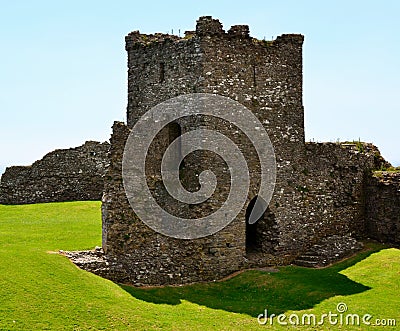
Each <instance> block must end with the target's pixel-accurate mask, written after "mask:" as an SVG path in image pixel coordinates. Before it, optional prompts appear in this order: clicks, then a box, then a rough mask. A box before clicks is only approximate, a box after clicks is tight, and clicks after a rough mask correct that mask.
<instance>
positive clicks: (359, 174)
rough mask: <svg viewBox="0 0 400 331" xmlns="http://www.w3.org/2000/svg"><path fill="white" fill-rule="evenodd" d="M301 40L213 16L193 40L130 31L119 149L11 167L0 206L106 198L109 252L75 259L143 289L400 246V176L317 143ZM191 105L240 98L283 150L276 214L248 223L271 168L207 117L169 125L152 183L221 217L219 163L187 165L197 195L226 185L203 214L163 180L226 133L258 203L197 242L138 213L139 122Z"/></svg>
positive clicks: (365, 156)
mask: <svg viewBox="0 0 400 331" xmlns="http://www.w3.org/2000/svg"><path fill="white" fill-rule="evenodd" d="M303 40H304V38H303V36H302V35H299V34H285V35H282V36H279V37H277V38H276V39H275V40H272V41H265V40H258V39H256V38H253V37H251V36H250V34H249V28H248V26H247V25H235V26H232V27H231V28H230V29H229V30H228V31H224V30H223V27H222V25H221V23H220V22H219V21H218V20H216V19H213V18H212V17H209V16H204V17H200V18H199V20H198V21H197V25H196V30H195V31H187V32H186V33H185V36H184V37H182V38H181V37H178V36H174V35H169V34H161V33H160V34H153V35H146V34H141V33H139V32H138V31H134V32H131V33H130V34H128V36H126V51H127V53H128V106H127V124H125V123H122V122H115V123H114V125H113V133H112V136H111V140H110V145H108V144H99V145H96V144H95V145H93V144H94V143H87V144H85V145H84V146H82V147H80V148H77V149H73V150H69V151H68V150H67V151H55V152H52V153H50V154H48V155H47V156H46V157H45V158H44V159H43V160H41V161H38V162H36V163H34V164H33V165H32V167H12V168H9V169H7V171H6V173H5V174H4V175H3V177H2V181H1V185H0V200H1V201H0V203H33V202H48V201H67V200H86V199H98V198H100V195H101V192H103V195H102V218H103V219H102V231H103V242H102V250H100V249H97V250H95V251H90V252H75V253H73V252H70V253H68V256H69V257H71V259H72V260H73V261H74V262H75V263H76V264H77V265H79V266H81V267H82V268H84V269H86V270H89V271H92V272H94V273H96V274H98V275H101V276H103V277H105V278H108V279H111V280H113V281H116V282H120V283H130V284H135V285H164V284H185V283H191V282H198V281H210V280H216V279H221V278H223V277H225V276H227V275H229V274H231V273H233V272H235V271H238V270H241V269H245V268H249V267H265V266H269V265H284V264H290V263H296V264H299V265H304V266H323V265H327V264H329V263H331V262H333V261H335V260H337V259H339V258H342V257H345V256H346V255H348V254H350V253H352V252H354V251H356V250H358V249H360V247H361V244H360V243H359V242H358V240H363V239H366V238H372V239H376V240H379V241H382V242H386V243H391V244H394V245H399V243H400V209H399V208H400V207H399V206H400V176H399V173H398V172H397V173H396V172H387V171H376V170H381V169H385V168H387V167H389V166H390V164H388V162H386V161H385V160H384V159H383V158H382V157H381V155H380V153H379V150H378V149H377V148H376V147H375V146H373V145H372V144H367V143H361V142H348V143H306V142H305V135H304V109H303V100H302V46H303ZM191 93H208V94H213V95H220V96H223V97H228V98H230V99H232V100H235V101H237V102H239V103H240V104H241V105H243V106H245V107H246V108H247V109H249V110H250V111H251V112H252V113H253V114H254V115H255V116H256V117H257V119H258V121H259V122H261V123H262V126H263V128H264V129H265V130H266V132H267V133H268V136H269V139H270V140H271V143H272V146H273V149H274V152H275V158H276V183H275V189H274V193H273V196H272V199H271V201H270V203H269V205H268V208H267V209H266V211H265V213H264V214H263V215H262V217H260V218H259V219H258V221H257V222H256V223H254V224H250V222H249V215H250V214H251V211H252V210H253V208H254V204H255V201H256V199H257V194H258V192H259V189H260V167H261V165H260V160H259V158H258V157H257V153H255V150H254V146H252V144H251V142H250V141H249V139H248V138H247V137H246V135H245V133H243V132H241V131H240V130H238V128H237V127H235V126H234V125H232V123H228V122H227V121H225V120H222V119H221V118H215V117H211V116H203V115H202V116H187V117H182V118H179V119H178V120H176V121H174V122H172V123H170V124H168V125H167V126H166V127H164V128H163V129H162V130H161V131H160V132H159V134H158V135H157V136H156V138H155V139H154V141H153V142H152V144H151V146H150V149H149V153H148V155H147V159H146V180H147V184H148V187H149V189H150V191H151V193H152V195H153V197H154V198H155V199H156V201H157V202H158V204H159V205H160V206H161V207H162V208H164V209H165V210H166V211H168V212H169V213H171V214H173V215H176V216H179V217H183V218H199V217H202V216H205V215H209V214H210V213H213V212H214V211H216V210H218V208H220V207H221V205H222V204H223V202H224V201H225V200H226V199H227V196H228V194H229V189H230V186H229V183H230V177H229V169H228V168H227V165H226V163H225V162H224V160H223V159H221V157H219V156H218V155H216V154H215V153H212V152H210V151H195V152H193V153H191V154H190V155H188V156H187V157H185V158H184V161H183V162H182V163H181V167H180V170H179V175H180V178H181V181H182V185H183V186H184V187H185V188H186V189H187V190H188V191H190V192H195V191H197V190H199V186H200V183H199V177H198V176H199V174H200V173H201V172H202V171H204V170H208V169H209V170H212V171H213V172H214V174H215V175H216V177H217V178H218V185H217V187H216V190H215V192H214V194H213V195H212V197H211V198H210V199H208V200H207V201H205V202H204V203H201V204H183V203H180V202H179V201H175V200H174V199H172V197H171V196H170V195H169V194H168V192H167V190H166V189H165V187H164V185H163V182H162V176H161V173H160V172H161V160H162V157H163V155H164V153H165V151H166V149H167V147H168V146H169V145H170V144H171V143H172V142H173V141H174V140H175V139H176V138H177V137H180V136H181V135H183V134H185V133H187V132H190V131H191V130H194V129H197V128H204V129H209V130H212V131H218V132H220V133H222V134H223V135H225V136H226V137H228V138H229V139H230V140H232V141H233V142H234V143H235V144H236V145H237V146H238V147H239V149H240V150H241V152H242V153H243V155H244V156H245V159H246V162H247V165H248V168H249V174H250V186H249V193H248V197H247V199H246V203H245V205H244V206H243V208H242V209H241V211H240V212H239V214H238V215H237V216H236V217H235V219H234V220H233V221H232V222H231V223H229V225H228V226H226V227H225V228H223V229H222V230H220V231H218V232H216V233H214V234H212V235H209V236H205V237H201V238H197V239H190V240H189V239H177V238H172V237H169V236H165V235H163V234H161V233H158V232H156V231H154V230H153V229H151V228H150V227H148V226H147V225H146V224H145V223H144V222H143V221H142V220H141V219H140V218H139V217H138V216H137V215H136V213H135V212H134V211H133V209H132V208H131V206H130V205H129V201H128V198H127V195H126V191H125V189H124V182H123V176H122V162H123V154H124V148H125V144H126V141H127V139H128V136H129V134H130V132H131V130H132V128H133V127H134V126H135V124H136V123H137V122H138V121H139V119H140V118H141V117H142V116H143V115H144V114H145V113H146V112H148V111H149V110H150V109H152V108H153V107H154V106H156V105H158V104H160V103H162V102H164V101H166V100H169V99H171V98H174V97H177V96H181V95H188V94H191ZM93 148H95V149H96V152H94V153H95V154H93V151H92V149H93ZM106 149H107V150H108V155H107V156H106ZM97 151H98V153H97ZM96 153H97V154H96ZM177 153H179V150H177ZM76 156H79V157H76ZM78 161H79V162H78ZM106 164H107V168H106V170H105V174H104V168H105V166H106ZM92 175H93V176H92ZM103 175H104V176H103ZM103 182H104V188H103ZM42 191H43V192H42ZM143 203H145V202H143Z"/></svg>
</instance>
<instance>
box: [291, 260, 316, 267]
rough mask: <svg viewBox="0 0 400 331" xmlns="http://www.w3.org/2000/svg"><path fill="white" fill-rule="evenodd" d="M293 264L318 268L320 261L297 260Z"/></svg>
mask: <svg viewBox="0 0 400 331" xmlns="http://www.w3.org/2000/svg"><path fill="white" fill-rule="evenodd" d="M293 264H295V265H297V266H299V267H306V268H316V267H318V266H319V265H318V262H317V261H306V260H300V259H299V260H295V261H294V262H293Z"/></svg>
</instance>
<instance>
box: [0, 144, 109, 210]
mask: <svg viewBox="0 0 400 331" xmlns="http://www.w3.org/2000/svg"><path fill="white" fill-rule="evenodd" d="M108 149H109V144H108V143H107V142H105V143H98V142H94V141H88V142H86V143H85V144H84V145H82V146H79V147H76V148H70V149H58V150H55V151H53V152H51V153H48V154H46V155H45V156H44V157H43V158H42V159H41V160H39V161H36V162H35V163H33V164H32V165H31V166H15V167H9V168H7V169H6V171H5V172H4V174H3V175H2V177H1V182H0V203H1V204H26V203H40V202H56V201H74V200H100V199H101V196H102V193H103V181H104V179H103V176H104V170H105V167H106V165H107V163H108V159H107V152H108Z"/></svg>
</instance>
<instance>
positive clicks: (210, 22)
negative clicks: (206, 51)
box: [125, 16, 304, 50]
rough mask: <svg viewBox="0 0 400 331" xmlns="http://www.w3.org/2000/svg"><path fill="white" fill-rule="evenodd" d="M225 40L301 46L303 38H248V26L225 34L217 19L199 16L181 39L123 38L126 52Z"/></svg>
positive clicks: (132, 34)
mask: <svg viewBox="0 0 400 331" xmlns="http://www.w3.org/2000/svg"><path fill="white" fill-rule="evenodd" d="M193 37H195V38H200V39H201V38H209V37H217V38H227V39H232V38H235V39H248V40H251V41H252V42H254V43H255V44H259V43H260V42H264V45H266V46H273V45H275V46H276V45H280V44H283V43H286V44H300V45H301V44H302V43H303V41H304V36H303V35H301V34H283V35H281V36H278V37H277V38H276V39H275V40H268V41H266V40H259V39H257V38H254V37H251V36H250V29H249V26H248V25H232V26H231V27H230V29H229V30H228V31H227V32H226V31H225V30H224V29H223V26H222V23H221V22H220V21H219V20H218V19H214V18H212V17H211V16H201V17H200V18H199V19H198V20H197V23H196V30H194V31H185V35H184V36H183V37H180V36H177V35H173V34H168V33H155V34H142V33H140V32H139V31H138V30H136V31H132V32H130V33H129V34H128V35H127V36H126V37H125V42H126V47H125V48H126V50H129V49H131V48H132V47H133V48H135V47H138V46H148V45H151V44H152V43H164V42H168V41H170V42H171V41H172V42H184V41H187V40H189V39H191V38H193Z"/></svg>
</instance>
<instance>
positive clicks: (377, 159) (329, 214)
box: [297, 142, 388, 243]
mask: <svg viewBox="0 0 400 331" xmlns="http://www.w3.org/2000/svg"><path fill="white" fill-rule="evenodd" d="M306 150H307V162H306V163H305V164H304V165H302V168H299V169H297V170H298V172H299V173H301V174H302V177H303V180H304V182H303V184H302V185H301V186H299V187H298V188H297V189H298V190H299V191H301V192H302V195H303V203H302V204H301V205H299V207H300V208H301V209H302V213H304V214H306V215H307V223H306V224H303V226H304V228H305V229H306V228H307V231H305V232H304V235H305V236H306V237H307V236H308V240H309V242H314V243H315V242H317V241H318V240H319V239H321V238H324V237H327V236H332V235H352V236H354V237H356V238H363V237H365V235H366V229H365V208H364V207H365V188H364V186H365V181H366V180H367V178H369V177H370V176H371V170H372V169H379V168H381V167H382V166H387V165H388V163H387V162H386V161H385V160H384V159H383V158H382V156H381V155H380V152H379V150H378V149H377V148H376V147H375V146H374V145H372V144H367V143H360V142H354V143H306ZM306 237H304V238H303V240H306Z"/></svg>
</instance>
